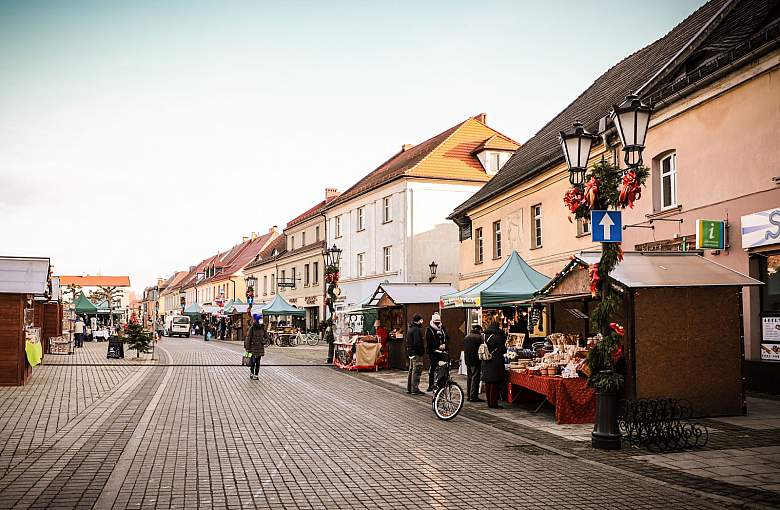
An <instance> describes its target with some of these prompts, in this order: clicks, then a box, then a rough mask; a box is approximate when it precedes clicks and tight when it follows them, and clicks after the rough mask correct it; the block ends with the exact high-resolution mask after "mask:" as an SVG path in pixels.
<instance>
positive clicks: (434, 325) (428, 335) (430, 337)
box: [425, 313, 449, 391]
mask: <svg viewBox="0 0 780 510" xmlns="http://www.w3.org/2000/svg"><path fill="white" fill-rule="evenodd" d="M448 340H449V339H448V338H447V332H446V331H444V325H443V324H442V323H441V316H440V315H439V314H438V313H434V314H433V315H431V322H430V324H429V325H428V327H427V328H425V350H426V351H427V352H428V362H429V363H430V367H428V389H427V390H425V391H433V378H434V376H435V374H436V368H437V367H438V366H439V361H446V360H447V349H448V346H447V342H448Z"/></svg>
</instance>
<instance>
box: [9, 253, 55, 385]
mask: <svg viewBox="0 0 780 510" xmlns="http://www.w3.org/2000/svg"><path fill="white" fill-rule="evenodd" d="M49 270H50V262H49V259H48V258H39V257H0V386H21V385H24V384H25V383H26V382H27V380H28V379H29V378H30V375H31V374H32V367H31V366H30V364H29V363H28V362H27V355H26V352H25V340H26V331H27V328H28V327H36V326H35V324H34V316H35V304H34V303H35V301H34V297H35V296H36V295H38V296H48V295H49V292H50V288H49ZM39 313H40V314H43V313H44V308H43V307H42V306H40V307H39ZM40 320H41V321H42V320H43V316H42V315H41V319H40ZM38 327H41V326H38Z"/></svg>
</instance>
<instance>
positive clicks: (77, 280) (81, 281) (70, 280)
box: [60, 275, 130, 287]
mask: <svg viewBox="0 0 780 510" xmlns="http://www.w3.org/2000/svg"><path fill="white" fill-rule="evenodd" d="M60 285H61V286H63V287H65V286H66V285H78V286H79V287H98V286H101V287H129V286H130V277H129V276H89V275H87V276H60Z"/></svg>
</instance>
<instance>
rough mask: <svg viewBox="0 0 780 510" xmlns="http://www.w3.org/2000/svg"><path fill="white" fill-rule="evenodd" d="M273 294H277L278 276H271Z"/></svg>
mask: <svg viewBox="0 0 780 510" xmlns="http://www.w3.org/2000/svg"><path fill="white" fill-rule="evenodd" d="M271 294H276V275H274V274H272V275H271Z"/></svg>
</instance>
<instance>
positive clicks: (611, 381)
mask: <svg viewBox="0 0 780 510" xmlns="http://www.w3.org/2000/svg"><path fill="white" fill-rule="evenodd" d="M651 113H652V107H651V106H648V105H646V104H644V103H642V102H641V101H640V99H639V97H638V96H636V95H633V94H629V95H628V97H626V99H625V101H623V103H621V104H620V105H615V106H613V108H612V111H611V112H610V118H611V119H612V122H613V124H614V125H615V130H616V131H617V134H618V136H619V138H620V142H621V145H622V146H623V152H624V163H625V166H626V168H625V169H624V170H622V169H621V168H620V167H619V165H616V164H610V163H608V162H606V161H604V160H602V161H601V162H600V163H597V164H595V165H593V166H592V167H591V168H590V170H589V169H588V159H589V158H590V152H591V148H592V147H593V144H594V142H595V141H596V140H597V139H598V135H595V134H593V133H589V132H588V131H586V130H585V128H584V126H583V125H582V123H580V122H575V123H574V125H573V127H572V128H571V129H570V130H568V131H561V133H560V143H561V149H562V151H563V155H564V158H565V159H566V164H567V166H568V168H569V182H570V184H571V188H570V189H569V190H568V191H567V192H566V194H565V195H564V198H563V201H564V203H565V204H566V207H567V208H568V209H569V212H570V213H572V214H574V216H575V217H576V218H577V219H580V218H582V219H588V218H589V217H590V216H591V214H592V213H593V212H594V211H606V210H609V209H613V210H622V209H625V208H626V207H633V205H634V201H635V200H638V199H639V197H640V194H641V187H642V186H643V185H644V183H645V180H646V179H647V175H648V170H647V168H645V167H644V166H642V151H643V150H644V148H645V137H646V135H647V128H648V125H649V122H650V114H651ZM605 140H606V139H605ZM604 228H610V226H609V223H607V224H606V226H605V227H604ZM591 231H593V228H591ZM611 238H612V237H611V236H610V235H605V236H604V239H605V242H602V244H601V259H600V260H599V262H598V264H593V265H592V266H591V267H590V268H589V271H588V274H589V276H590V288H591V294H592V296H593V297H594V298H595V297H597V296H598V297H599V298H600V299H599V303H598V305H596V307H595V308H594V310H593V312H592V313H591V324H592V325H593V327H594V329H596V330H597V331H599V333H601V340H599V342H598V343H597V344H596V346H594V347H593V348H592V349H591V350H590V351H589V352H588V366H589V368H590V370H591V375H590V376H589V378H588V385H589V386H591V387H592V388H594V389H595V390H596V392H597V400H596V423H595V425H594V427H593V432H592V433H591V444H592V446H593V447H594V448H597V449H601V450H618V449H620V429H619V428H618V423H617V415H618V413H617V394H618V392H619V391H620V390H621V389H622V387H623V383H624V377H623V375H622V374H619V373H617V372H616V371H615V363H616V361H617V360H618V359H619V358H620V356H622V343H623V342H622V340H623V335H624V328H623V326H621V325H620V324H617V323H615V322H610V321H611V320H613V319H614V316H615V312H616V311H617V310H618V307H619V299H620V297H619V295H618V294H617V291H616V290H614V289H613V288H612V286H611V285H610V284H609V274H610V273H611V272H612V270H613V269H614V268H615V267H616V266H617V265H618V264H619V263H620V261H621V260H623V250H622V249H621V247H620V241H615V242H609V240H610V239H611ZM612 239H614V238H612Z"/></svg>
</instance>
